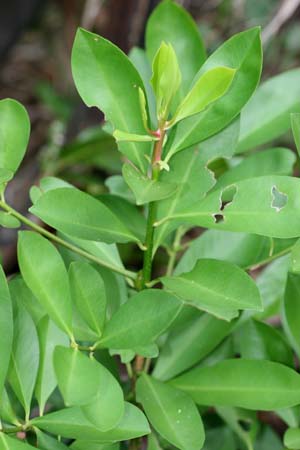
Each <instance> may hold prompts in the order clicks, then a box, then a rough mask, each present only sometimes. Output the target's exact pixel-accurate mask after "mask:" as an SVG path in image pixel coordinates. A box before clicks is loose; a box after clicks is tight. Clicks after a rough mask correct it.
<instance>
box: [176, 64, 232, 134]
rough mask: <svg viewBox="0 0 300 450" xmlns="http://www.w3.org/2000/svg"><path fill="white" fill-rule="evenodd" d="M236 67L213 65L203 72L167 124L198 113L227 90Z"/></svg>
mask: <svg viewBox="0 0 300 450" xmlns="http://www.w3.org/2000/svg"><path fill="white" fill-rule="evenodd" d="M235 73H236V69H231V68H229V67H215V68H214V69H210V70H208V71H207V72H205V73H204V74H203V75H202V76H201V77H200V78H199V79H198V80H197V81H196V83H195V84H194V86H193V87H192V89H191V90H190V92H189V93H188V94H187V96H186V97H185V98H184V99H183V101H182V102H181V103H180V105H179V106H178V108H177V110H176V112H175V114H174V116H173V118H172V120H171V121H170V122H169V126H170V127H171V126H173V125H175V124H176V123H177V122H179V121H180V120H182V119H186V118H187V117H190V116H193V115H194V114H197V113H200V112H201V111H203V110H204V109H205V108H207V106H209V105H210V104H211V103H213V102H215V101H216V100H218V99H219V98H221V97H222V96H223V95H225V94H226V92H227V91H228V90H229V88H230V86H231V83H232V81H233V79H234V76H235Z"/></svg>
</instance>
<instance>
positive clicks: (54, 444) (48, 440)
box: [34, 428, 69, 450]
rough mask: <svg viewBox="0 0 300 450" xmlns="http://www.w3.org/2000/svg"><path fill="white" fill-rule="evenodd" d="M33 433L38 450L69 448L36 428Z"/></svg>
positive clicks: (62, 449) (65, 449)
mask: <svg viewBox="0 0 300 450" xmlns="http://www.w3.org/2000/svg"><path fill="white" fill-rule="evenodd" d="M34 431H35V434H36V437H37V445H38V448H39V449H40V450H67V449H68V448H69V447H67V446H66V445H65V444H63V443H62V442H59V441H58V440H57V439H55V438H53V437H51V436H49V435H48V434H46V433H43V432H42V431H41V430H39V429H38V428H35V430H34Z"/></svg>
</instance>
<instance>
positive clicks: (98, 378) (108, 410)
mask: <svg viewBox="0 0 300 450" xmlns="http://www.w3.org/2000/svg"><path fill="white" fill-rule="evenodd" d="M54 368H55V372H56V376H57V382H58V386H59V389H60V391H61V393H62V396H63V398H64V402H65V404H66V405H67V406H81V407H82V411H83V413H84V415H85V416H86V417H87V418H88V420H89V421H90V422H91V423H93V424H94V426H96V427H97V428H99V429H100V430H102V431H107V430H110V429H112V428H114V427H115V426H116V425H117V424H118V422H119V421H120V420H121V418H122V416H123V413H124V398H123V391H122V389H121V387H120V385H119V383H118V382H117V380H116V379H115V378H114V377H113V375H111V373H110V372H109V371H108V370H107V369H106V368H105V367H104V366H102V364H100V363H99V362H98V361H97V360H96V359H94V358H89V357H88V356H86V355H84V354H83V353H81V352H80V351H79V350H77V349H71V348H66V347H61V346H58V347H56V349H55V351H54Z"/></svg>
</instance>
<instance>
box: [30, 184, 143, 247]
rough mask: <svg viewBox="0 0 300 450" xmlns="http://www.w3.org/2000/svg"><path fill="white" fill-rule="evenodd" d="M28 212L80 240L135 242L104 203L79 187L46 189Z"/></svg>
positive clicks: (133, 237)
mask: <svg viewBox="0 0 300 450" xmlns="http://www.w3.org/2000/svg"><path fill="white" fill-rule="evenodd" d="M30 211H31V212H32V213H33V214H35V215H36V216H38V217H40V218H41V219H42V220H43V221H44V222H46V223H47V224H48V225H51V226H52V227H54V228H56V229H57V230H59V231H61V232H62V233H66V234H70V235H71V236H75V237H77V238H80V239H87V240H92V241H103V242H106V243H107V244H112V243H114V242H128V241H137V238H136V237H135V236H134V235H133V234H132V233H130V231H129V230H128V229H127V228H126V226H125V225H123V224H122V223H121V222H120V221H119V219H118V217H116V216H115V215H114V214H113V213H112V212H111V211H110V210H109V209H108V208H107V207H106V206H105V205H103V204H102V203H101V202H100V201H99V200H96V199H94V198H93V197H91V196H90V195H88V194H86V193H84V192H81V191H79V190H78V189H69V188H60V189H54V190H51V191H48V192H46V193H45V194H44V195H42V197H40V199H39V200H38V201H37V202H36V203H35V205H34V206H32V207H31V208H30Z"/></svg>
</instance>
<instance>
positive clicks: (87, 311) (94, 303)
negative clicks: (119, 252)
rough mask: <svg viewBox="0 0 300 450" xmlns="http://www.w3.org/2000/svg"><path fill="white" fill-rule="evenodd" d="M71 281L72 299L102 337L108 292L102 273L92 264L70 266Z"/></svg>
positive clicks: (73, 264) (77, 262)
mask: <svg viewBox="0 0 300 450" xmlns="http://www.w3.org/2000/svg"><path fill="white" fill-rule="evenodd" d="M69 279H70V287H71V294H72V299H73V301H74V302H75V304H76V306H77V309H78V311H79V313H80V315H81V316H82V318H83V319H84V320H85V322H86V323H87V324H88V326H89V327H90V328H91V329H92V330H93V331H94V332H95V333H96V334H97V335H98V336H101V334H102V332H103V327H104V323H105V318H106V292H105V286H104V282H103V279H102V277H101V275H100V273H99V272H98V271H97V270H96V269H94V267H93V266H91V264H88V263H86V262H82V261H76V262H73V263H71V264H70V267H69Z"/></svg>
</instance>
